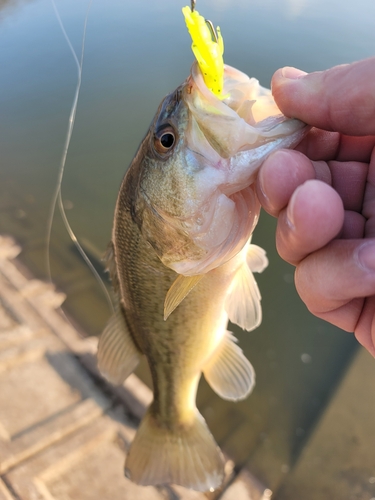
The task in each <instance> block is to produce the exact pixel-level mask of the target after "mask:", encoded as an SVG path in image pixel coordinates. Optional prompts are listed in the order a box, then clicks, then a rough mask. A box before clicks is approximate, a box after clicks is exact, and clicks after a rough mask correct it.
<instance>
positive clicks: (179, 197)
mask: <svg viewBox="0 0 375 500" xmlns="http://www.w3.org/2000/svg"><path fill="white" fill-rule="evenodd" d="M223 95H224V97H223V98H221V99H219V98H218V97H216V96H215V95H214V94H212V92H211V91H210V90H209V89H208V88H207V87H206V85H205V83H204V80H203V76H202V74H201V72H200V69H199V68H198V65H197V64H194V65H193V68H192V72H191V75H190V76H189V78H188V79H187V80H186V81H185V82H184V83H183V84H182V85H181V86H180V87H178V88H177V89H176V90H175V91H174V92H172V93H171V94H169V95H168V96H167V97H166V98H165V99H164V100H163V101H162V103H161V104H160V106H159V109H158V112H157V113H156V116H155V118H154V120H153V122H152V124H151V127H150V129H149V131H148V133H147V135H146V137H145V139H144V141H143V143H142V145H141V147H140V149H139V151H138V153H137V155H136V157H135V159H134V160H133V163H132V165H131V168H130V172H129V176H130V177H131V178H133V183H132V185H133V188H131V189H132V191H133V192H132V193H131V197H132V199H133V208H132V212H133V214H134V219H135V220H136V222H137V224H138V225H139V227H140V229H141V232H142V234H143V236H144V237H145V238H146V240H147V241H148V242H149V243H150V244H151V245H152V247H153V248H154V249H155V251H156V253H157V254H158V256H159V258H160V259H161V261H162V262H163V263H164V264H165V265H166V266H168V267H170V268H171V269H173V270H174V271H176V272H177V273H179V274H183V275H186V276H192V275H197V274H203V273H206V272H208V271H210V270H212V269H214V268H216V267H218V266H220V265H222V264H224V263H225V262H227V261H229V260H230V259H231V258H232V257H234V256H235V255H236V254H237V253H238V252H239V251H240V250H241V249H242V248H243V247H244V245H245V244H246V242H247V241H248V239H249V237H250V236H251V233H252V231H253V229H254V227H255V225H256V222H257V220H258V216H259V211H260V205H259V202H258V200H257V198H256V195H255V191H254V181H255V178H256V174H257V171H258V169H259V167H260V165H261V164H262V162H263V161H264V159H265V158H266V157H267V156H268V155H269V154H270V153H271V152H272V151H274V150H276V149H278V148H283V147H294V146H295V145H297V144H298V142H299V141H300V140H301V139H302V137H303V136H304V134H305V133H306V130H307V127H306V126H305V124H303V123H302V122H300V121H299V120H295V119H291V118H286V117H285V116H284V115H282V114H281V113H280V111H279V109H278V108H277V106H276V104H275V102H274V100H273V98H272V95H271V91H270V90H268V89H264V88H263V87H261V86H260V85H259V82H258V81H257V80H256V79H254V78H249V77H248V76H247V75H245V74H244V73H242V72H240V71H238V70H236V69H234V68H231V67H229V66H225V71H224V90H223Z"/></svg>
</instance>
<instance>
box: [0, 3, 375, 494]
mask: <svg viewBox="0 0 375 500" xmlns="http://www.w3.org/2000/svg"><path fill="white" fill-rule="evenodd" d="M185 3H186V2H177V1H176V0H165V1H153V2H146V1H144V2H139V1H126V0H125V1H124V0H108V1H106V2H99V1H97V0H94V1H93V4H92V8H91V11H90V15H89V19H88V28H87V39H86V53H85V60H84V66H83V79H82V87H81V95H80V99H79V104H78V110H77V119H76V125H75V129H74V133H73V137H72V142H71V147H70V150H69V155H68V160H67V164H66V174H65V177H64V181H63V188H62V189H63V199H64V204H65V206H66V210H67V215H68V217H69V220H70V222H71V225H72V227H73V230H74V231H75V233H76V234H77V236H78V237H79V239H80V241H81V243H82V244H83V246H84V247H85V248H86V250H87V251H88V253H89V255H90V257H91V258H92V259H93V262H94V263H95V265H96V266H97V268H98V269H99V270H101V264H100V256H101V255H102V254H103V253H104V251H105V248H106V245H107V242H108V241H109V239H110V233H111V224H112V217H113V209H114V204H115V201H116V196H117V192H118V188H119V185H120V181H121V179H122V177H123V175H124V172H125V170H126V168H127V165H128V164H129V163H130V161H131V159H132V156H133V155H134V153H135V151H136V148H137V146H138V144H139V142H140V140H141V139H142V137H143V135H144V134H145V132H146V130H147V128H148V125H149V123H150V121H151V119H152V117H153V114H154V112H155V110H156V108H157V106H158V104H159V102H160V100H161V98H162V97H163V96H164V95H165V94H167V93H168V92H169V91H171V90H173V89H174V88H175V87H176V86H177V85H178V84H179V83H180V82H181V81H183V80H184V79H185V77H186V76H187V74H188V72H189V68H190V65H191V63H192V61H193V56H192V53H191V51H190V40H189V37H188V34H187V31H186V29H185V27H184V21H183V17H182V14H181V7H183V6H184V5H185ZM57 6H58V9H59V11H60V13H61V16H62V20H63V22H64V25H65V27H66V30H67V32H68V35H69V37H70V38H71V41H72V43H73V45H74V47H75V49H76V51H77V52H78V53H79V51H80V44H81V37H82V30H83V23H84V18H85V15H86V10H87V6H88V1H87V0H64V1H62V0H59V1H57ZM197 9H198V10H199V11H201V12H202V13H203V14H204V15H206V16H207V17H209V18H210V19H211V20H212V21H213V22H214V24H215V25H220V26H221V29H222V33H223V36H224V42H225V61H226V62H227V63H228V64H230V65H232V66H235V67H237V68H238V69H241V70H243V71H244V72H246V73H248V74H249V75H252V76H256V77H257V78H258V79H259V80H260V82H261V83H262V84H263V85H265V86H268V85H269V81H270V78H271V76H272V74H273V72H274V71H275V70H276V69H277V68H279V67H281V66H283V65H291V66H297V67H300V68H302V69H304V70H306V71H314V70H321V69H325V68H327V67H330V66H332V65H335V64H341V63H346V62H351V61H354V60H356V59H362V58H365V57H368V56H371V55H372V54H373V53H374V47H375V44H374V42H375V34H374V19H375V3H374V2H373V0H357V1H356V2H353V1H351V2H341V1H338V0H331V1H330V2H326V1H323V0H285V1H282V0H254V1H250V0H246V1H245V0H239V1H237V2H233V1H229V0H220V1H219V0H216V1H213V0H198V2H197ZM0 68H1V70H0V87H1V92H0V110H1V113H0V129H1V131H0V142H1V173H0V176H1V182H0V205H1V211H0V232H1V233H10V234H12V235H14V236H15V237H16V238H17V239H18V241H19V242H20V243H21V245H22V247H23V249H24V251H23V254H22V257H23V260H24V262H25V263H26V264H27V265H28V267H29V268H30V269H31V270H32V271H33V272H34V273H35V274H36V275H37V276H38V277H41V278H46V276H47V275H46V248H45V235H46V226H47V218H48V213H49V209H50V203H51V198H52V193H53V190H54V187H55V182H56V179H57V169H58V165H59V161H60V156H61V153H62V148H63V143H64V138H65V133H66V128H67V121H68V117H69V112H70V107H71V103H72V100H73V96H74V91H75V84H76V67H75V63H74V61H73V58H72V56H71V53H70V52H69V49H68V47H67V44H66V42H65V41H64V38H63V36H62V33H61V31H60V28H59V26H58V23H57V20H56V18H55V15H54V11H53V8H52V5H51V3H50V1H49V0H30V1H27V0H19V1H4V0H3V1H0ZM274 233H275V221H274V220H273V219H272V218H270V217H269V216H267V215H266V214H262V217H261V221H260V224H259V226H258V228H257V229H256V232H255V235H254V242H256V243H257V244H259V245H260V246H262V247H264V248H266V250H267V253H268V257H269V259H270V266H269V267H268V268H267V270H266V271H265V272H264V273H263V274H262V275H260V276H259V277H257V280H258V283H259V286H260V289H261V293H262V296H263V310H264V319H263V323H262V325H261V327H260V328H258V329H257V330H256V331H255V332H251V333H243V332H241V331H239V330H238V329H236V331H235V333H236V335H238V337H239V339H240V344H241V346H242V347H243V348H244V350H245V353H246V355H247V357H248V358H249V359H250V360H251V361H252V362H253V364H254V367H255V370H256V373H257V387H256V389H255V391H254V393H253V394H252V395H251V397H250V398H248V399H247V400H246V401H244V402H241V403H238V404H233V403H226V402H223V401H222V400H220V398H218V397H216V395H215V394H213V393H212V391H211V390H210V389H209V388H208V387H207V386H206V385H205V384H204V383H202V385H201V388H200V392H199V397H198V402H199V405H200V407H201V408H202V412H203V414H204V415H205V417H206V419H207V421H208V423H209V425H210V427H211V428H212V430H213V431H214V434H215V436H216V438H217V439H218V441H219V442H220V444H221V445H222V446H224V449H225V450H226V451H227V452H228V453H229V454H230V455H231V456H232V457H233V458H234V459H235V460H236V461H237V462H238V463H239V464H243V463H247V464H248V465H249V467H250V468H251V470H252V471H254V472H255V473H256V474H257V475H258V476H259V477H260V478H261V479H262V480H264V481H265V482H266V483H267V485H268V486H269V487H271V488H274V487H276V485H277V484H278V483H279V482H280V481H281V480H282V478H283V475H285V473H286V471H287V470H288V468H290V467H291V466H293V463H294V462H295V460H296V459H297V458H298V454H299V452H300V450H301V449H302V448H303V445H304V443H305V441H306V439H307V437H308V435H309V433H310V432H311V430H312V429H313V427H314V424H315V423H316V421H317V419H318V418H319V415H320V414H321V412H322V411H323V409H324V406H325V404H326V402H327V400H328V399H329V397H330V395H331V394H332V391H333V390H334V389H335V387H336V385H337V383H338V382H339V380H340V376H341V375H342V373H343V372H344V371H345V367H346V366H347V363H348V362H349V360H350V358H351V356H352V354H353V352H354V350H355V349H356V343H355V341H354V340H353V338H352V336H351V335H350V334H347V333H343V332H342V331H340V330H338V329H336V328H334V327H332V326H330V325H328V324H326V323H324V322H322V321H319V320H318V319H316V318H313V317H312V316H311V315H310V314H309V313H308V312H307V311H306V309H305V307H304V305H303V304H302V303H301V301H300V300H299V298H298V296H297V294H296V292H295V289H294V285H293V268H292V267H291V266H289V265H288V264H286V263H284V262H282V261H281V259H280V258H279V257H278V256H277V254H276V251H275V245H274ZM51 262H52V275H53V279H54V282H55V283H56V284H57V286H58V287H59V288H61V289H63V290H64V291H65V292H66V293H67V297H68V298H67V301H66V304H65V310H66V311H67V312H68V313H69V314H70V315H71V316H72V317H73V318H74V319H75V321H77V323H78V324H79V325H80V326H81V328H82V330H83V331H85V332H86V333H88V334H98V333H99V332H100V331H101V329H102V327H103V324H104V322H105V320H106V318H107V317H108V314H109V310H108V307H107V305H106V302H105V299H104V297H103V295H102V293H101V291H100V289H99V287H98V285H97V284H96V283H95V280H94V279H93V277H92V275H91V273H90V272H89V271H88V270H87V268H86V267H85V265H84V264H83V263H82V261H81V259H80V257H79V256H78V254H77V252H76V251H75V249H74V247H73V246H72V244H71V242H70V240H69V238H68V237H67V235H66V232H65V230H64V228H63V226H62V223H61V220H60V218H59V216H56V218H55V221H54V225H53V233H52V245H51ZM139 374H140V375H141V376H142V377H143V378H145V379H147V373H146V371H145V368H144V367H142V368H141V370H140V372H139Z"/></svg>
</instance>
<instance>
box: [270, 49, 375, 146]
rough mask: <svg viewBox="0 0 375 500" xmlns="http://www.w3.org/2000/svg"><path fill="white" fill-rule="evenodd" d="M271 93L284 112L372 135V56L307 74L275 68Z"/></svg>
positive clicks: (325, 126)
mask: <svg viewBox="0 0 375 500" xmlns="http://www.w3.org/2000/svg"><path fill="white" fill-rule="evenodd" d="M272 93H273V96H274V98H275V101H276V104H277V105H278V106H279V108H280V110H281V111H282V112H283V113H284V114H285V115H286V116H290V117H293V118H299V119H300V120H302V121H304V122H306V123H307V124H309V125H312V126H314V127H318V128H321V129H324V130H333V131H335V132H341V133H343V134H347V135H357V136H359V135H375V57H371V58H370V59H365V60H363V61H358V62H355V63H352V64H344V65H342V66H335V67H333V68H331V69H328V70H326V71H318V72H315V73H309V74H307V73H304V72H302V71H300V70H297V69H296V68H290V67H285V68H282V69H279V70H278V71H276V73H275V74H274V76H273V78H272Z"/></svg>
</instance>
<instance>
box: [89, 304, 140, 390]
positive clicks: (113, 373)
mask: <svg viewBox="0 0 375 500" xmlns="http://www.w3.org/2000/svg"><path fill="white" fill-rule="evenodd" d="M139 360H140V352H139V350H138V349H137V347H136V345H135V344H134V341H133V339H132V337H131V335H130V332H129V329H128V326H127V324H126V322H125V318H124V316H123V313H122V311H121V308H120V305H119V304H118V305H117V306H116V309H115V313H114V314H113V316H112V317H111V318H110V319H109V321H108V323H107V326H106V327H105V328H104V331H103V333H102V334H101V336H100V339H99V346H98V368H99V370H100V371H101V373H102V375H103V376H104V377H105V378H106V379H107V380H109V382H111V383H112V384H122V383H123V381H124V380H125V379H126V378H127V377H128V376H129V375H130V374H131V373H132V372H133V371H134V370H135V368H136V367H137V365H138V363H139Z"/></svg>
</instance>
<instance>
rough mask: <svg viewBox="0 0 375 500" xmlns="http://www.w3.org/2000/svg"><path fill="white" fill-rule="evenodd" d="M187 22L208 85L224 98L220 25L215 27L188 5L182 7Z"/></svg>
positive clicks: (194, 51)
mask: <svg viewBox="0 0 375 500" xmlns="http://www.w3.org/2000/svg"><path fill="white" fill-rule="evenodd" d="M182 13H183V15H184V17H185V22H186V26H187V29H188V31H189V33H190V36H191V38H192V40H193V43H192V45H191V49H192V51H193V53H194V55H195V58H196V60H197V62H198V65H199V68H200V70H201V71H202V75H203V79H204V82H205V84H206V85H207V87H208V88H209V89H210V90H211V92H213V93H214V94H215V95H216V96H217V97H219V98H223V96H222V92H223V85H224V60H223V54H224V41H223V37H222V36H221V31H220V28H219V26H218V27H217V28H216V31H215V28H214V26H213V24H212V23H211V21H208V20H206V19H205V18H204V17H203V16H201V15H200V14H199V12H198V11H197V10H195V9H194V2H192V6H191V8H190V7H189V6H186V7H184V8H183V9H182Z"/></svg>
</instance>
